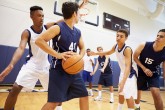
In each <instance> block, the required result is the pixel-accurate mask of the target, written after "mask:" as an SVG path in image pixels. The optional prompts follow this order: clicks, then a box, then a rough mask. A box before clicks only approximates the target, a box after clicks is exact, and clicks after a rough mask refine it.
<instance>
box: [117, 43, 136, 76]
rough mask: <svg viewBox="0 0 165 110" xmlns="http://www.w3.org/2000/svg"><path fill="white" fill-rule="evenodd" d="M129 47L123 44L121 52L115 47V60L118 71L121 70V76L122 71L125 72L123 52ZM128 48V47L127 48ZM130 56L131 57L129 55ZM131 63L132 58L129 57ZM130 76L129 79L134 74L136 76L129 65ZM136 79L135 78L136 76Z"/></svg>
mask: <svg viewBox="0 0 165 110" xmlns="http://www.w3.org/2000/svg"><path fill="white" fill-rule="evenodd" d="M127 47H129V46H126V45H125V44H124V46H123V47H122V49H121V50H119V49H118V45H116V47H115V53H116V57H117V60H118V64H119V67H120V70H121V72H120V73H121V75H124V71H125V58H124V51H125V49H126V48H127ZM129 48H130V47H129ZM131 56H132V55H131ZM131 62H132V57H131ZM130 68H131V69H130V75H129V77H130V78H131V77H132V76H133V75H134V74H135V76H136V75H137V74H136V71H135V70H134V69H133V67H132V63H131V67H130ZM136 77H137V76H136Z"/></svg>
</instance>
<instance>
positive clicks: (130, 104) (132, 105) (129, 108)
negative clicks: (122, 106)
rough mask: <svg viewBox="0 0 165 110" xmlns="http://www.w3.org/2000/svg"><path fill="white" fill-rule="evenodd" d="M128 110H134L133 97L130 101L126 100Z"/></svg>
mask: <svg viewBox="0 0 165 110" xmlns="http://www.w3.org/2000/svg"><path fill="white" fill-rule="evenodd" d="M126 101H127V106H128V110H134V99H133V97H131V98H130V99H126Z"/></svg>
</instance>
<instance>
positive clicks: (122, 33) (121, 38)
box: [116, 29, 128, 43]
mask: <svg viewBox="0 0 165 110" xmlns="http://www.w3.org/2000/svg"><path fill="white" fill-rule="evenodd" d="M127 38H128V31H127V30H125V29H119V30H118V31H117V33H116V41H117V42H118V43H124V42H125V41H126V40H127Z"/></svg>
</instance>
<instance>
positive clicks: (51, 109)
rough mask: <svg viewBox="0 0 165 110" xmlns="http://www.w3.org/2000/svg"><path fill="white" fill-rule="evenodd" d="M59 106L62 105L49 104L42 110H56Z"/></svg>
mask: <svg viewBox="0 0 165 110" xmlns="http://www.w3.org/2000/svg"><path fill="white" fill-rule="evenodd" d="M58 105H60V103H55V102H47V103H46V104H45V105H44V106H43V107H42V109H41V110H54V109H55V108H56V106H58Z"/></svg>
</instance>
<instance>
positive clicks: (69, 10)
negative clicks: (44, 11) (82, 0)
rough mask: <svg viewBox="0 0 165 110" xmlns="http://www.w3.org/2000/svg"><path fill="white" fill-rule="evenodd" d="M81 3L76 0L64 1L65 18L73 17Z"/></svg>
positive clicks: (63, 11)
mask: <svg viewBox="0 0 165 110" xmlns="http://www.w3.org/2000/svg"><path fill="white" fill-rule="evenodd" d="M78 9H79V5H78V4H77V3H76V2H70V1H68V2H64V3H63V4H62V14H63V17H64V19H69V18H71V17H72V15H73V13H74V12H76V13H77V11H78Z"/></svg>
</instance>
